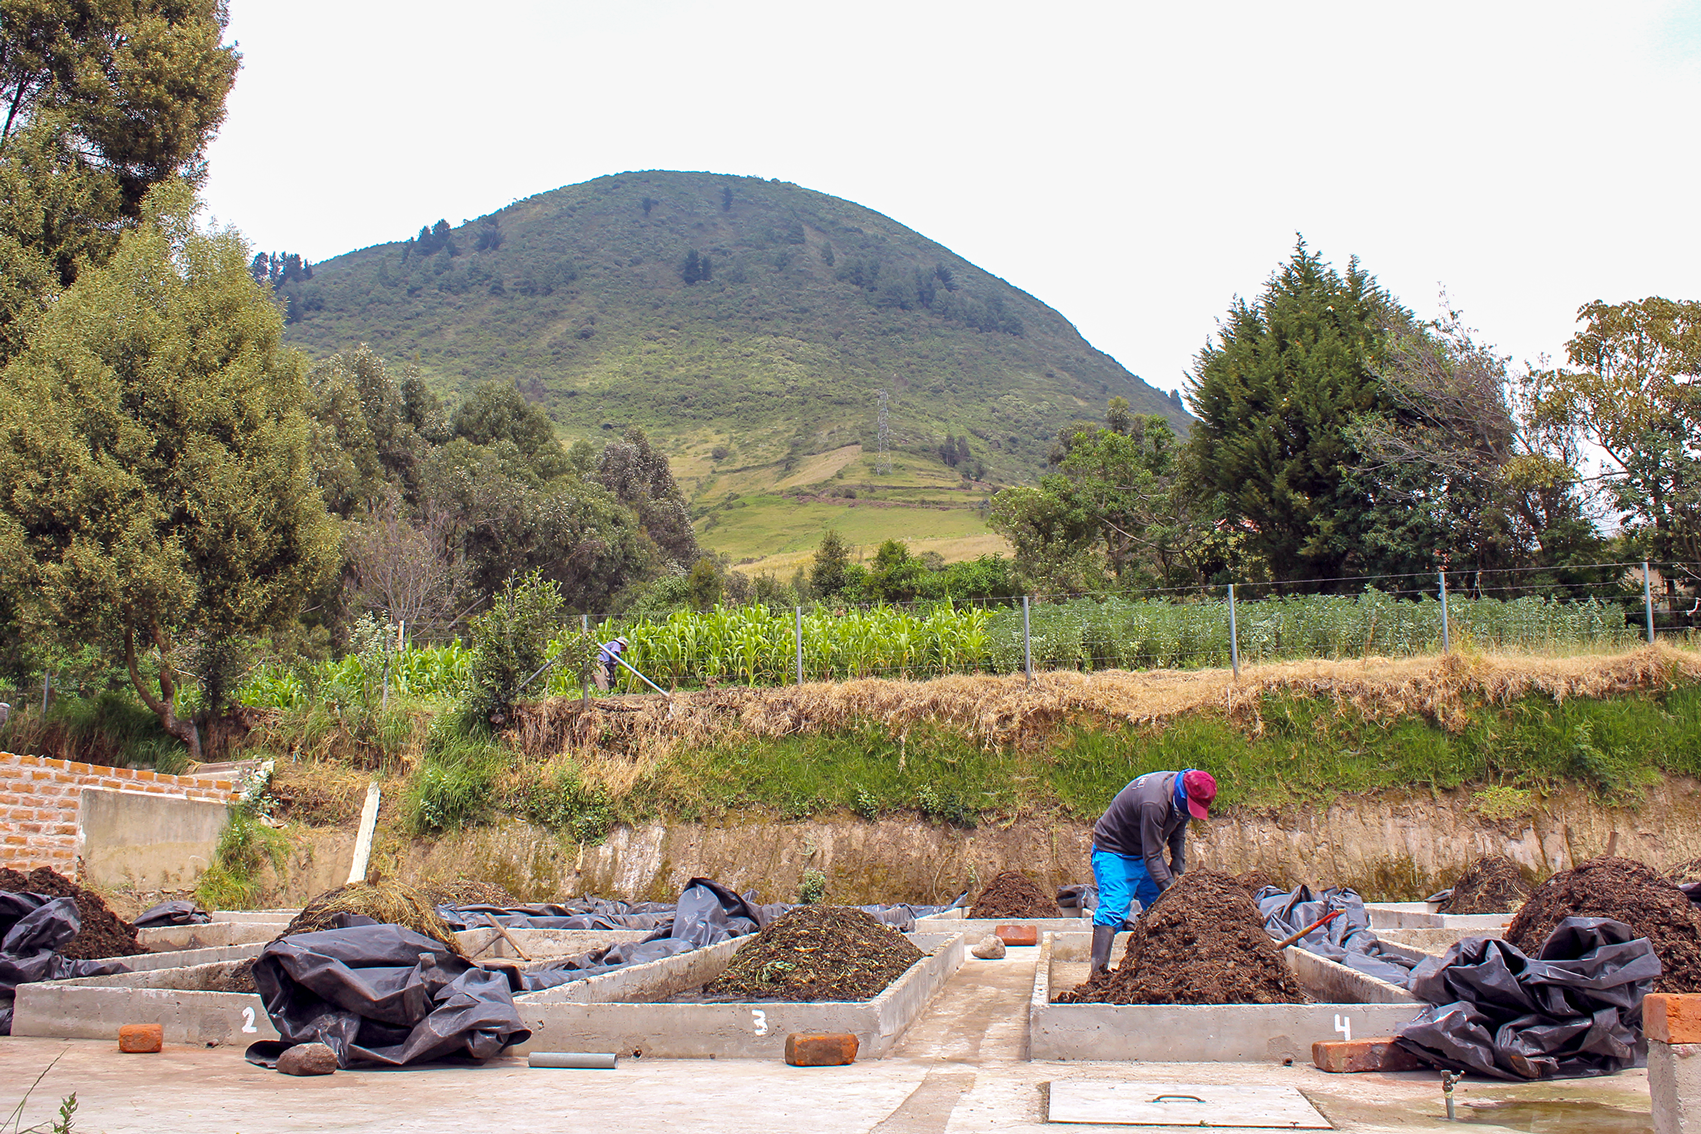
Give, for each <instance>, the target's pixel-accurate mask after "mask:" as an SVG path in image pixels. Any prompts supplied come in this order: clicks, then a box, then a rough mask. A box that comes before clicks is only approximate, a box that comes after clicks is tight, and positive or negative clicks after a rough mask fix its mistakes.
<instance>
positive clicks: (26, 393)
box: [0, 188, 337, 758]
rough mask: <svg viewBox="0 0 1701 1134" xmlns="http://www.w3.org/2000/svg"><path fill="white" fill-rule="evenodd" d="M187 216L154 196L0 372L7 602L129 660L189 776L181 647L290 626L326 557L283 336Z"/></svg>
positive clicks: (332, 547)
mask: <svg viewBox="0 0 1701 1134" xmlns="http://www.w3.org/2000/svg"><path fill="white" fill-rule="evenodd" d="M192 214H193V200H192V197H191V195H190V194H189V192H188V190H187V189H183V188H174V189H162V190H159V191H156V193H155V194H154V195H153V196H151V197H150V198H149V200H148V205H147V209H146V211H145V213H144V217H143V220H142V222H141V223H140V224H139V225H138V226H137V227H136V228H134V229H132V230H131V231H128V232H126V233H125V235H124V236H123V237H122V239H121V241H120V243H119V245H118V248H117V250H116V252H115V253H114V254H113V255H112V257H111V258H110V259H109V260H108V261H107V263H106V264H104V265H103V266H101V267H99V268H95V269H92V270H88V271H85V272H84V273H82V275H81V277H80V278H79V279H78V280H77V282H76V283H75V284H74V285H73V286H72V287H71V288H70V289H69V290H68V291H66V292H65V294H64V295H62V296H61V297H60V298H59V300H58V301H57V302H56V303H55V304H54V305H53V307H52V308H51V309H50V310H49V311H48V312H46V313H45V314H44V315H43V316H42V320H41V323H40V327H39V329H38V331H37V332H36V334H35V335H33V336H32V337H31V340H30V343H29V345H28V346H27V348H26V349H25V350H24V352H23V353H22V354H21V355H19V356H18V357H17V358H15V359H13V360H12V362H11V363H10V364H8V365H7V366H6V368H5V369H4V370H3V371H0V486H4V496H3V497H0V591H3V592H5V593H8V594H10V595H13V596H16V597H17V603H18V606H19V607H20V609H19V611H18V616H19V617H20V619H21V620H22V621H23V623H24V624H25V625H26V626H28V627H31V628H32V629H33V630H34V631H35V632H37V633H39V634H41V635H44V636H50V637H53V638H57V639H59V640H62V641H66V642H89V643H96V644H99V645H100V646H101V647H102V648H104V649H105V650H107V651H108V652H109V656H113V657H115V658H122V660H123V663H124V665H125V667H126V669H127V671H128V673H129V676H130V680H131V683H132V684H133V685H134V686H135V688H136V691H137V693H138V694H139V695H140V696H141V698H142V700H143V702H144V703H146V704H147V706H148V707H149V708H150V709H151V710H152V711H153V712H154V713H155V714H156V715H157V716H158V717H159V719H160V723H161V725H162V726H163V727H164V728H165V730H166V731H167V732H168V733H170V734H171V735H172V736H175V737H177V738H179V739H181V740H183V741H184V742H185V743H186V744H187V745H188V747H189V751H190V755H191V756H192V757H194V758H199V756H200V742H199V734H198V732H197V730H196V728H195V725H194V723H193V722H192V721H188V720H184V719H182V718H180V717H179V716H178V705H177V690H178V670H177V666H178V665H179V664H180V661H179V649H180V646H181V645H183V644H184V643H185V642H186V640H188V639H191V638H198V639H200V640H202V641H219V640H223V639H228V638H232V637H236V636H240V635H244V634H251V633H255V632H259V631H263V630H266V629H269V628H274V627H280V626H283V625H286V624H288V623H290V622H292V621H293V620H294V619H295V617H296V615H297V614H298V613H299V611H300V609H301V605H302V596H303V595H305V594H307V593H308V592H309V591H311V590H313V589H314V588H316V587H317V586H319V584H320V582H321V581H322V580H323V579H324V578H325V577H326V575H327V574H328V573H329V572H330V571H332V570H333V569H334V568H335V566H336V561H337V560H336V546H337V544H336V534H335V530H334V528H333V527H332V524H331V521H330V519H329V518H328V517H327V515H326V513H325V509H324V506H323V504H322V503H321V501H320V498H319V494H318V492H317V490H316V489H315V486H314V484H313V481H312V478H311V475H310V470H309V465H308V445H307V422H306V419H305V416H304V415H303V413H302V406H303V404H304V403H305V402H306V400H307V398H306V389H305V387H304V385H303V382H302V377H301V372H300V367H299V363H298V361H297V360H296V358H295V356H293V355H291V354H289V353H287V352H285V351H284V350H283V348H282V345H281V341H282V335H283V324H282V320H281V319H280V318H279V316H278V312H277V309H276V308H275V307H274V306H273V304H272V302H271V299H270V297H269V295H268V294H267V293H266V292H265V291H264V290H263V289H261V288H260V287H259V286H258V285H257V284H256V283H255V282H254V280H253V279H252V277H251V276H250V275H249V274H248V253H247V251H246V250H245V249H244V248H243V245H242V242H241V240H240V239H239V238H238V237H236V236H235V235H234V234H232V233H228V232H225V233H218V234H214V235H210V236H209V235H202V234H199V233H196V232H195V231H194V228H193V225H192V223H191V217H192Z"/></svg>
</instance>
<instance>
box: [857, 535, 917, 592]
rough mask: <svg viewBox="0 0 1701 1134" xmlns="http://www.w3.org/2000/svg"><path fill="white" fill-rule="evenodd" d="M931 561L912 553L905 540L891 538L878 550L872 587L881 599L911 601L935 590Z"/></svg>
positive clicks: (870, 576)
mask: <svg viewBox="0 0 1701 1134" xmlns="http://www.w3.org/2000/svg"><path fill="white" fill-rule="evenodd" d="M930 582H931V574H930V572H929V571H928V569H927V564H925V563H923V562H922V561H921V560H920V559H917V558H916V557H915V556H913V555H911V554H910V549H909V546H908V545H907V544H905V543H904V542H903V541H902V540H896V539H889V540H886V541H885V542H884V543H882V544H881V545H880V546H879V548H878V549H876V550H875V552H874V561H873V563H871V564H870V565H869V569H868V589H869V590H870V591H871V592H872V593H873V595H874V598H875V599H876V600H877V601H879V602H911V601H913V600H915V599H916V598H918V597H923V596H925V595H926V593H927V592H928V591H929V590H930V589H931V588H930V587H929V583H930Z"/></svg>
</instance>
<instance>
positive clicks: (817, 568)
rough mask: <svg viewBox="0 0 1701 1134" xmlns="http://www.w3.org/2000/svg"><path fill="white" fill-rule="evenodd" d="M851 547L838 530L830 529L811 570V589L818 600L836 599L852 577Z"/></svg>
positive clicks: (818, 550) (816, 551)
mask: <svg viewBox="0 0 1701 1134" xmlns="http://www.w3.org/2000/svg"><path fill="white" fill-rule="evenodd" d="M850 566H851V561H850V545H849V544H847V543H845V540H844V537H843V536H841V535H840V534H839V532H838V529H837V528H828V529H827V531H826V533H825V534H824V535H822V537H821V544H820V546H819V547H817V548H816V549H815V556H814V559H813V561H812V562H811V564H810V568H809V589H810V590H812V591H814V592H815V596H816V597H817V598H822V599H828V598H835V597H837V596H838V594H839V592H840V591H842V590H844V589H845V584H846V583H847V582H848V581H849V577H850Z"/></svg>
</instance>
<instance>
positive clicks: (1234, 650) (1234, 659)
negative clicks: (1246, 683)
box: [1228, 583, 1240, 681]
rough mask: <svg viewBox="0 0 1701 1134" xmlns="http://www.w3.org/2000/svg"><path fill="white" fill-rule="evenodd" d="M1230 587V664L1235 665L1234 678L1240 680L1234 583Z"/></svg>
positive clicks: (1238, 637) (1238, 635)
mask: <svg viewBox="0 0 1701 1134" xmlns="http://www.w3.org/2000/svg"><path fill="white" fill-rule="evenodd" d="M1228 589H1229V664H1230V665H1232V666H1234V679H1235V680H1236V681H1239V680H1240V633H1239V631H1238V629H1237V628H1236V626H1235V623H1234V584H1233V583H1230V584H1229V585H1228Z"/></svg>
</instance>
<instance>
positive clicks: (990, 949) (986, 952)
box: [969, 933, 1004, 961]
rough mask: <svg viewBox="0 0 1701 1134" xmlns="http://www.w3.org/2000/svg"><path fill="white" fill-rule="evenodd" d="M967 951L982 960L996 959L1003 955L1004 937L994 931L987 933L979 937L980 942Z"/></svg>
mask: <svg viewBox="0 0 1701 1134" xmlns="http://www.w3.org/2000/svg"><path fill="white" fill-rule="evenodd" d="M969 952H971V953H973V954H974V955H975V956H977V957H979V958H980V959H981V960H983V961H996V960H998V959H999V958H1001V957H1003V956H1004V938H1002V937H1000V936H998V934H996V933H988V934H987V935H986V936H985V937H983V938H981V940H980V944H978V945H976V946H975V947H974V948H973V949H970V950H969Z"/></svg>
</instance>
